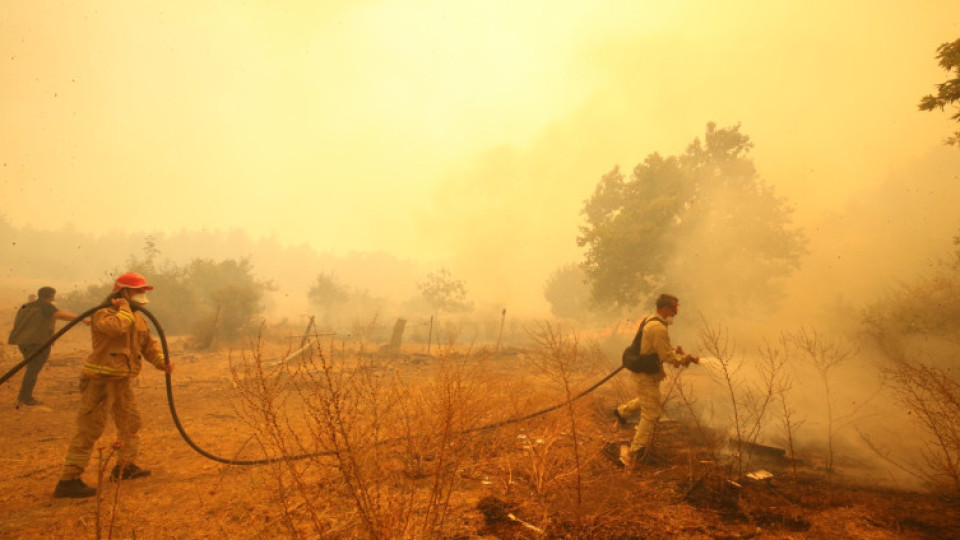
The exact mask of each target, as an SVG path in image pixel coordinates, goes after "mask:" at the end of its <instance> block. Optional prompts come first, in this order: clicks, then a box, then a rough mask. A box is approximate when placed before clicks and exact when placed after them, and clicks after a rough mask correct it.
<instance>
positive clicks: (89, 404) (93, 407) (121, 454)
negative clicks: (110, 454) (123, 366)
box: [60, 376, 143, 480]
mask: <svg viewBox="0 0 960 540" xmlns="http://www.w3.org/2000/svg"><path fill="white" fill-rule="evenodd" d="M110 413H112V414H113V422H114V424H115V425H116V426H117V440H118V441H119V442H120V443H122V445H123V446H122V447H121V448H120V450H119V451H118V454H117V464H119V465H125V464H128V463H133V461H134V460H135V459H136V457H137V450H138V449H139V447H140V437H139V436H138V435H137V433H138V432H139V431H140V426H141V425H142V423H143V422H142V420H141V418H140V411H138V410H137V401H136V399H135V398H134V395H133V388H132V386H131V381H130V378H129V377H89V376H82V377H81V378H80V411H79V412H78V413H77V433H76V435H74V436H73V441H71V443H70V448H69V449H67V458H66V460H65V462H64V465H63V474H62V475H61V477H60V479H61V480H73V479H74V478H80V475H81V474H83V471H84V469H86V468H87V464H88V463H89V462H90V455H91V454H92V453H93V446H94V445H95V444H96V443H97V440H98V439H99V438H100V435H102V434H103V429H104V428H105V427H106V425H107V417H108V416H109V415H110Z"/></svg>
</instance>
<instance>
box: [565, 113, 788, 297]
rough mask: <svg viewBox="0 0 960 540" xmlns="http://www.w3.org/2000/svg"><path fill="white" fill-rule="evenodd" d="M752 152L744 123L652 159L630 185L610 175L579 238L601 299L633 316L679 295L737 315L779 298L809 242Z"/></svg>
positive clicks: (710, 129)
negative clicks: (666, 294) (663, 295)
mask: <svg viewBox="0 0 960 540" xmlns="http://www.w3.org/2000/svg"><path fill="white" fill-rule="evenodd" d="M752 147H753V144H752V143H751V142H750V139H749V137H747V136H746V135H744V134H742V133H740V126H739V125H737V126H733V127H730V128H726V129H717V128H716V126H715V125H714V124H713V123H710V124H708V125H707V131H706V135H705V137H704V140H703V141H702V142H701V141H700V140H699V139H695V140H694V141H693V143H691V144H690V145H689V146H688V148H687V150H686V152H685V153H684V154H682V155H680V156H671V157H666V158H664V157H662V156H661V155H660V154H657V153H654V154H651V155H650V156H648V157H647V158H646V159H645V160H644V161H643V163H640V164H639V165H637V166H636V167H635V168H634V170H633V174H632V175H631V176H630V178H629V179H626V178H624V175H623V174H622V173H621V172H620V170H619V169H614V170H612V171H611V172H609V173H607V174H606V175H604V176H603V177H602V178H601V179H600V182H599V183H598V184H597V187H596V189H595V190H594V193H593V195H592V196H591V197H590V199H588V200H587V201H586V202H585V204H584V208H583V214H584V216H585V218H586V222H587V224H586V225H585V226H583V227H581V229H580V230H581V235H580V236H579V237H578V238H577V243H578V244H579V245H580V246H584V247H586V254H585V255H586V258H585V261H584V262H583V264H582V267H583V269H584V271H585V272H586V274H587V277H588V278H589V280H590V283H591V286H592V293H593V300H594V301H595V302H596V303H597V304H598V305H599V306H604V307H610V306H614V307H624V308H630V307H634V306H637V305H639V304H644V305H645V306H646V305H649V303H650V302H651V300H652V298H653V297H654V296H655V295H656V294H657V293H658V292H660V291H671V292H674V293H675V294H678V295H685V296H690V295H696V296H698V297H700V298H704V297H710V298H711V299H713V300H719V301H721V304H720V305H721V306H722V307H724V308H728V309H730V308H734V307H746V306H748V305H750V304H757V303H759V302H769V301H770V300H772V299H774V298H775V297H776V293H777V292H778V291H779V289H778V287H777V282H778V280H779V279H781V278H783V277H785V276H787V275H788V274H789V273H790V272H792V271H793V270H794V269H796V268H797V267H798V266H799V259H800V256H801V255H802V254H803V252H804V244H805V238H804V236H803V234H802V233H801V232H800V231H799V230H797V229H795V228H794V227H793V226H792V219H791V211H792V210H791V208H790V207H789V206H788V205H787V204H786V202H785V200H784V199H782V198H779V197H777V196H776V195H775V194H774V192H773V190H772V189H771V188H770V187H769V186H767V185H765V184H764V183H763V182H762V181H761V180H760V179H759V178H758V176H757V173H756V170H755V168H754V165H753V162H752V160H751V159H749V157H748V153H749V151H750V149H751V148H752Z"/></svg>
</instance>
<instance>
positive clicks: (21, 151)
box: [0, 0, 960, 313]
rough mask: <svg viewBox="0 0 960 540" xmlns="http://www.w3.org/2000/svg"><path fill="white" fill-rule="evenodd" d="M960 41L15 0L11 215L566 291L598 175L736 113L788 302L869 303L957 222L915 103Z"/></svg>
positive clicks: (521, 17) (6, 190)
mask: <svg viewBox="0 0 960 540" xmlns="http://www.w3.org/2000/svg"><path fill="white" fill-rule="evenodd" d="M958 37H960V3H957V2H954V1H933V0H931V1H925V2H915V3H908V2H902V1H899V0H889V1H886V0H885V1H879V0H878V1H852V2H843V3H836V2H827V1H813V2H802V3H801V2H794V3H778V2H764V1H734V2H723V3H716V2H707V1H692V0H691V1H685V2H684V1H680V2H670V3H664V2H646V1H644V2H566V3H520V4H518V3H515V2H482V3H435V2H406V1H405V2H398V1H384V2H378V1H362V0H358V1H341V2H305V1H304V2H284V3H280V4H277V3H267V2H248V3H244V4H197V3H195V2H179V1H174V2H164V3H162V4H156V5H146V4H138V3H133V4H132V3H128V2H115V1H114V2H102V3H97V4H96V6H94V5H92V4H74V3H63V2H52V1H39V2H13V1H8V0H3V10H2V15H0V52H2V53H3V54H2V57H0V96H2V99H0V121H2V123H3V125H4V129H3V130H2V131H0V194H2V200H3V201H4V204H3V207H2V208H0V212H2V213H3V214H4V215H5V216H6V218H7V219H8V220H9V221H10V223H11V225H13V226H14V227H30V228H34V229H41V230H58V229H60V228H62V227H65V226H67V225H70V226H72V227H73V228H74V229H76V230H77V231H79V232H85V233H91V234H93V235H100V234H103V233H106V232H111V231H113V232H121V231H122V232H123V233H124V234H128V233H136V232H137V231H142V233H143V234H142V235H139V236H145V235H147V234H151V233H154V232H157V231H159V232H162V233H166V234H174V233H177V232H178V231H182V230H191V231H196V230H203V229H208V230H232V229H241V230H243V231H245V232H246V233H247V234H248V235H249V236H250V238H253V239H254V240H256V239H259V238H271V239H275V240H276V241H277V242H279V243H281V244H283V245H286V246H300V245H301V244H305V245H306V246H309V247H310V248H312V249H314V250H316V252H318V253H336V254H342V255H346V254H350V253H362V252H370V253H376V252H383V253H388V254H391V255H392V256H395V257H397V258H399V259H401V260H405V261H417V262H418V263H420V264H423V267H422V268H423V269H428V270H432V269H433V268H434V267H436V266H437V265H439V264H446V265H448V266H449V267H450V268H451V270H452V271H453V274H454V275H455V276H457V277H459V278H462V279H464V280H465V281H466V283H467V288H468V291H469V292H470V295H471V297H473V298H476V299H478V300H480V301H481V302H482V303H485V304H502V305H506V306H511V307H513V306H522V307H521V310H527V311H530V312H537V311H540V312H545V310H546V304H545V303H544V300H543V298H542V289H543V283H544V280H545V279H546V278H547V277H548V276H549V275H550V273H551V272H552V271H553V270H554V269H556V268H557V267H559V266H560V265H562V264H564V263H568V262H572V261H579V260H581V252H580V250H579V248H577V246H576V243H575V239H576V236H577V232H578V226H579V225H581V224H582V220H581V216H580V214H579V211H580V209H581V208H582V204H583V201H584V200H585V199H586V198H587V197H589V196H590V193H591V192H592V190H593V188H594V186H595V184H596V182H597V181H598V179H599V178H600V177H601V175H603V174H604V173H606V172H607V171H609V170H611V169H612V168H613V167H614V166H620V167H621V169H623V170H624V171H629V170H631V169H632V168H633V166H634V165H636V164H637V163H638V162H640V161H642V160H643V159H644V158H645V157H646V156H647V155H648V154H650V153H653V152H660V153H661V154H663V155H675V154H679V153H681V152H683V150H684V149H685V147H686V145H687V144H688V143H689V142H691V141H692V140H693V139H694V138H695V137H702V135H703V130H704V126H705V125H706V123H707V122H709V121H715V122H717V124H718V125H719V126H721V127H723V126H729V125H734V124H737V123H740V124H741V131H742V132H743V133H745V134H746V135H748V136H750V137H751V139H752V140H753V142H754V143H755V145H756V146H755V149H754V151H753V154H752V155H753V157H754V160H755V163H756V166H757V169H758V171H759V174H760V175H761V176H762V177H763V178H764V180H765V181H766V182H767V183H768V184H770V185H771V186H773V188H774V189H775V190H776V192H777V194H778V195H781V196H783V197H786V198H787V199H788V200H789V201H790V202H791V204H792V205H793V206H794V207H795V209H796V213H795V221H796V223H797V224H798V225H800V226H802V227H803V228H804V230H805V231H806V233H807V235H808V236H809V238H810V245H809V252H810V254H809V255H808V256H807V257H806V258H805V259H804V260H803V261H802V269H801V271H800V272H799V273H798V275H797V276H796V278H795V279H794V280H792V281H791V282H790V283H789V284H788V287H787V294H788V300H789V301H794V302H796V301H799V300H800V299H804V300H805V303H808V304H814V303H816V302H817V301H819V300H826V299H827V298H822V297H828V298H829V297H831V296H833V295H837V294H841V295H844V297H845V298H848V299H849V300H850V301H864V300H866V299H869V298H870V296H871V295H873V294H877V293H878V292H882V290H883V287H884V286H885V283H887V282H888V281H889V280H892V279H897V278H900V277H904V276H905V275H909V274H910V273H912V272H918V271H921V270H922V269H923V267H924V265H928V264H930V261H931V260H932V259H933V258H934V257H937V256H939V255H941V254H944V253H945V252H946V251H948V250H949V249H950V246H951V244H950V241H951V237H952V236H953V235H955V234H957V232H960V219H958V218H957V217H956V211H955V209H951V203H952V202H953V201H956V200H958V196H960V190H958V188H957V186H958V185H960V182H958V181H957V180H958V179H957V175H958V171H960V152H957V151H956V150H954V149H949V148H943V147H942V141H943V139H944V138H945V137H946V136H947V135H948V134H949V133H951V132H952V130H953V128H954V126H953V125H952V123H951V121H950V120H949V114H943V113H938V112H937V113H920V112H918V111H917V103H918V102H919V100H920V98H921V97H922V96H923V95H925V94H927V93H930V92H932V91H933V86H934V85H935V84H937V83H939V82H942V81H943V80H944V78H945V77H946V73H945V72H943V71H942V70H940V68H939V67H938V66H937V64H936V60H935V52H936V48H937V46H938V45H939V44H941V43H943V42H946V41H952V40H954V39H957V38H958ZM36 247H38V246H33V248H36ZM683 248H684V247H683V246H677V249H683ZM20 249H22V250H24V251H27V250H29V249H31V246H20ZM170 249H171V251H172V250H175V249H176V248H170ZM248 253H249V252H238V253H236V254H234V255H235V256H244V255H246V254H248ZM63 255H64V256H65V257H66V256H68V255H67V254H63ZM73 255H74V254H73V253H70V254H69V256H73ZM125 255H126V253H125V254H123V256H125ZM13 256H22V255H18V254H16V253H15V254H13ZM76 256H77V257H80V258H88V259H89V257H90V254H89V253H77V254H76ZM225 256H229V255H225ZM372 257H373V256H372ZM373 258H374V259H375V257H373ZM86 262H89V261H86ZM723 263H724V262H723V261H718V262H717V264H723ZM115 264H118V262H117V261H105V262H104V263H103V266H104V268H103V271H109V270H110V269H111V267H112V266H113V265H115ZM372 266H373V268H374V269H375V267H376V263H375V262H374V263H372ZM258 270H260V271H266V270H267V269H266V268H265V265H264V264H259V265H258ZM321 270H325V268H320V267H318V268H315V269H314V268H300V269H297V271H298V272H302V273H303V274H304V278H305V279H306V280H307V281H308V280H309V276H315V275H316V274H317V273H319V272H320V271H321ZM418 270H420V269H418ZM274 271H275V272H277V273H279V272H282V271H283V270H282V268H278V269H276V270H274V269H272V268H271V269H270V273H272V272H274ZM371 271H372V270H371ZM409 275H416V272H414V271H413V270H410V274H409ZM704 275H705V278H704V279H708V276H709V274H708V273H705V274H704ZM91 277H97V276H91ZM264 277H265V278H267V279H275V280H281V281H283V279H284V276H280V275H269V274H267V275H264ZM341 277H343V278H344V281H348V282H350V281H351V279H350V278H351V276H341ZM393 277H396V276H393ZM404 277H405V278H406V277H407V276H404ZM358 279H359V280H361V281H362V282H358V283H354V284H356V285H358V286H360V287H364V288H371V286H372V285H371V283H378V284H379V285H381V286H383V285H384V284H387V283H389V282H390V279H391V277H388V276H384V277H382V278H376V277H371V276H364V277H362V278H361V277H358ZM302 281H303V280H300V281H298V282H296V283H295V284H292V285H290V290H291V293H295V294H305V290H304V289H303V288H302V287H305V286H307V285H308V283H302ZM718 285H720V284H718ZM403 287H405V289H403V290H404V293H403V294H408V293H409V292H410V291H411V285H410V283H409V279H407V282H406V283H405V284H404V285H403ZM385 288H389V287H385ZM811 290H815V291H817V292H816V294H813V295H812V294H811ZM376 292H377V293H378V294H379V291H376ZM676 292H677V294H679V295H681V296H683V294H684V293H683V291H676ZM731 293H733V294H735V291H734V292H731ZM811 297H813V298H811ZM704 303H705V302H704ZM818 307H819V305H811V306H810V311H808V312H807V313H816V309H817V308H818ZM795 313H796V312H795Z"/></svg>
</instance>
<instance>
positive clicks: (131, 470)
mask: <svg viewBox="0 0 960 540" xmlns="http://www.w3.org/2000/svg"><path fill="white" fill-rule="evenodd" d="M144 476H150V471H148V470H145V469H141V468H140V467H137V466H136V465H134V464H133V463H128V464H127V465H124V466H123V467H122V468H121V467H120V465H114V466H113V470H112V471H110V480H113V481H114V482H116V481H117V480H133V479H134V478H143V477H144Z"/></svg>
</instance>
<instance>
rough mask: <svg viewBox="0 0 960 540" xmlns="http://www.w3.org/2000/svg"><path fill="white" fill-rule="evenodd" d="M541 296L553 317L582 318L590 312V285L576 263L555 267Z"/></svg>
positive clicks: (586, 316)
mask: <svg viewBox="0 0 960 540" xmlns="http://www.w3.org/2000/svg"><path fill="white" fill-rule="evenodd" d="M543 297H544V298H545V299H546V300H547V302H549V303H550V312H551V313H553V315H554V316H555V317H565V318H570V319H578V320H584V319H585V318H588V317H589V315H590V314H591V307H592V304H591V301H590V285H589V284H588V283H587V276H586V274H584V272H583V269H582V268H580V266H579V265H577V264H576V263H568V264H565V265H563V266H561V267H560V268H557V269H556V270H554V271H553V273H552V274H550V277H548V278H547V282H546V284H544V286H543Z"/></svg>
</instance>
